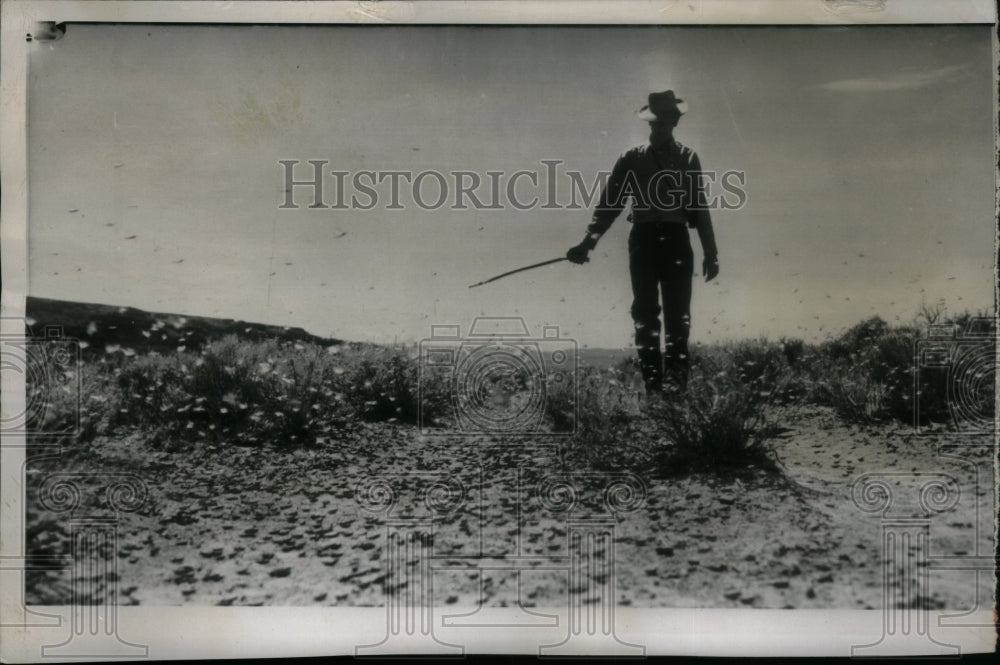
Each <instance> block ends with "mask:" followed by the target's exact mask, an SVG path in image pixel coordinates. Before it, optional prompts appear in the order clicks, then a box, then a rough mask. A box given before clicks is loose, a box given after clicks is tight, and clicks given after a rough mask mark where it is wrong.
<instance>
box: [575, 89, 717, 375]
mask: <svg viewBox="0 0 1000 665" xmlns="http://www.w3.org/2000/svg"><path fill="white" fill-rule="evenodd" d="M682 103H683V100H681V99H677V98H676V97H675V96H674V92H673V90H667V91H666V92H654V93H651V94H650V95H649V100H648V103H647V105H646V106H643V107H642V108H641V109H639V117H640V118H641V119H643V120H645V121H647V122H648V123H649V128H650V132H649V144H648V145H641V146H637V147H635V148H631V149H630V150H627V151H625V152H624V153H622V154H621V156H620V157H619V158H618V161H617V162H616V163H615V166H614V169H612V171H611V177H610V178H609V179H608V182H607V184H606V185H605V187H604V190H603V191H602V192H601V198H600V199H599V200H598V204H597V208H596V209H595V210H594V216H593V220H592V221H591V223H590V225H589V226H588V227H587V236H586V237H585V238H584V240H583V242H581V243H580V244H579V245H576V246H575V247H572V248H570V250H569V251H568V252H567V253H566V258H568V259H569V260H570V261H572V262H573V263H577V264H582V263H586V262H587V261H588V260H589V258H588V255H589V254H590V251H591V250H592V249H594V247H595V246H596V245H597V241H598V240H599V239H600V237H601V236H602V235H603V234H604V233H605V232H606V231H607V230H608V228H609V227H610V226H611V224H612V223H613V222H614V221H615V219H616V218H617V217H618V215H619V214H620V213H621V212H622V210H624V209H625V206H626V204H627V203H631V205H632V209H631V213H630V214H629V221H630V222H632V230H631V232H630V233H629V239H628V254H629V274H630V277H631V280H632V295H633V300H632V310H631V311H632V319H633V321H634V322H635V345H636V352H637V354H638V357H639V367H640V369H641V371H642V378H643V382H644V384H645V387H646V392H647V394H659V393H660V392H661V391H662V390H663V389H664V375H666V378H667V381H668V382H667V384H666V385H667V387H668V388H669V389H671V390H679V391H683V390H684V389H685V388H686V387H687V380H688V373H689V367H690V359H689V358H688V334H689V332H690V328H691V281H692V276H693V275H694V252H693V251H692V249H691V240H690V238H689V236H688V231H687V227H688V226H690V227H691V228H693V229H696V230H697V231H698V238H699V239H700V240H701V247H702V251H703V255H704V260H703V262H702V272H703V274H704V275H705V281H706V282H708V281H711V280H713V279H715V277H716V276H717V275H718V274H719V257H718V251H717V250H716V247H715V234H714V232H713V231H712V219H711V216H710V215H709V212H708V205H707V200H706V197H705V190H704V187H703V182H702V179H701V178H700V177H699V172H700V171H701V163H700V162H699V160H698V155H697V154H695V152H694V151H693V150H691V149H690V148H688V147H686V146H683V145H681V144H680V143H679V142H678V141H677V140H676V139H674V128H675V127H676V126H677V123H678V121H679V120H680V117H681V116H682V115H683V114H684V107H683V105H682ZM661 300H662V303H663V319H664V328H665V333H666V334H665V342H664V353H662V354H661V351H660V318H659V315H660V302H661Z"/></svg>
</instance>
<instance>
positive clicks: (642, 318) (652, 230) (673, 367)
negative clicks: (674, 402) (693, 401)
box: [628, 223, 694, 392]
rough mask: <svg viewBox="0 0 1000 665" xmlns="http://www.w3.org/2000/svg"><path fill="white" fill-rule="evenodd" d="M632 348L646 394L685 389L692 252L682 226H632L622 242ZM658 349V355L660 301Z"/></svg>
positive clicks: (688, 363) (686, 232) (692, 264)
mask: <svg viewBox="0 0 1000 665" xmlns="http://www.w3.org/2000/svg"><path fill="white" fill-rule="evenodd" d="M628 257H629V273H630V275H631V277H632V296H633V300H632V320H633V321H634V322H635V346H636V350H637V352H638V355H639V367H640V369H641V370H642V378H643V381H644V382H645V384H646V390H647V392H655V391H658V390H661V389H662V388H663V381H664V375H666V379H667V381H668V382H670V383H671V384H673V385H675V386H677V387H678V388H680V389H682V390H683V389H684V388H685V387H686V386H687V378H688V368H689V366H690V360H689V358H688V333H689V332H690V329H691V279H692V277H693V275H694V252H693V251H692V250H691V240H690V238H689V237H688V230H687V226H686V225H685V224H677V223H641V224H635V225H633V227H632V231H631V233H630V234H629V239H628ZM661 301H662V303H663V310H662V311H663V319H664V324H665V326H664V333H665V334H664V338H665V339H664V345H663V349H664V350H663V352H662V353H661V351H660V302H661Z"/></svg>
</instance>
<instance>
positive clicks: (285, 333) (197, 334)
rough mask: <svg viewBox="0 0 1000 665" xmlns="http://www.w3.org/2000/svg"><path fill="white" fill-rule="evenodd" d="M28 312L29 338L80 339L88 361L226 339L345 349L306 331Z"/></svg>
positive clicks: (159, 317) (121, 314)
mask: <svg viewBox="0 0 1000 665" xmlns="http://www.w3.org/2000/svg"><path fill="white" fill-rule="evenodd" d="M25 311H26V314H27V318H28V334H29V335H31V336H33V337H46V336H49V335H52V334H55V335H57V336H61V337H63V338H71V339H77V340H79V341H80V342H81V343H82V344H81V346H82V347H83V354H84V356H87V355H90V354H97V353H99V354H103V353H106V352H107V351H108V349H109V347H111V348H112V349H115V348H119V347H120V348H121V349H130V350H131V351H134V352H135V353H137V354H144V353H149V352H152V351H155V352H158V353H175V352H176V351H177V349H178V347H184V348H186V349H190V350H198V349H200V348H201V347H202V346H203V345H204V344H205V343H206V342H210V341H212V340H216V339H220V338H222V337H225V336H226V335H236V336H237V337H239V338H240V339H243V340H246V341H263V340H268V339H277V340H280V341H286V342H300V343H301V342H307V343H311V344H318V345H320V346H323V347H327V346H334V345H340V344H343V342H342V341H341V340H338V339H329V338H324V337H318V336H316V335H313V334H311V333H308V332H306V331H305V330H303V329H302V328H289V327H283V326H274V325H266V324H262V323H248V322H246V321H238V320H235V319H220V318H213V317H207V316H187V315H181V314H170V313H164V312H147V311H144V310H141V309H137V308H135V307H120V306H116V305H101V304H95V303H83V302H71V301H67V300H53V299H49V298H37V297H32V296H29V297H28V298H27V302H26V303H25ZM53 328H54V329H55V330H53Z"/></svg>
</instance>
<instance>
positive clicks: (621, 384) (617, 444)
mask: <svg viewBox="0 0 1000 665" xmlns="http://www.w3.org/2000/svg"><path fill="white" fill-rule="evenodd" d="M630 379H631V377H630V374H629V373H628V372H627V371H625V370H623V369H622V368H620V367H612V368H608V369H605V370H601V369H598V368H596V367H584V368H582V369H581V370H580V371H579V372H578V374H577V385H576V388H575V391H574V390H572V389H571V386H569V385H568V384H561V385H560V386H559V387H557V388H555V389H552V390H550V391H549V393H548V395H547V399H546V413H547V417H548V420H549V422H550V423H551V425H552V429H553V431H557V432H569V431H572V432H573V434H572V436H570V437H569V438H568V439H567V440H565V441H564V442H563V448H562V453H563V457H564V461H565V462H568V463H570V464H571V465H573V466H575V465H584V466H588V467H593V468H614V467H620V466H622V465H626V466H627V465H630V464H632V463H634V462H635V453H636V451H635V449H634V444H636V443H639V445H640V446H642V442H641V441H640V440H638V439H637V438H636V437H635V436H634V431H633V427H632V426H633V424H634V418H635V416H636V415H637V413H638V408H637V404H638V399H637V395H636V392H635V390H634V389H632V388H631V383H632V382H631V380H630Z"/></svg>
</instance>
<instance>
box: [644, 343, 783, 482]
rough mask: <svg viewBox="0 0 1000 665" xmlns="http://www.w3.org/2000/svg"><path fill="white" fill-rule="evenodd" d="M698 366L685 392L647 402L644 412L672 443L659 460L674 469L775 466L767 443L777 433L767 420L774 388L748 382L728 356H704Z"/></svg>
mask: <svg viewBox="0 0 1000 665" xmlns="http://www.w3.org/2000/svg"><path fill="white" fill-rule="evenodd" d="M743 362H744V363H745V362H746V361H743ZM698 367H699V371H697V372H694V373H693V374H692V377H691V379H690V381H689V382H688V388H687V391H686V393H684V394H683V395H678V396H674V397H671V396H668V397H667V398H666V399H665V400H663V401H661V402H652V403H651V404H650V406H649V407H648V410H647V413H648V416H649V417H650V418H651V419H652V421H653V422H654V423H655V424H656V426H657V428H658V430H659V431H661V432H662V433H664V434H665V435H666V438H667V439H668V440H669V442H670V444H671V445H670V446H668V447H667V448H666V449H664V450H663V454H662V455H661V457H660V461H661V462H662V463H663V464H664V465H665V466H666V467H668V468H669V469H671V470H673V471H675V472H682V471H699V472H704V471H708V472H717V473H738V472H740V471H743V470H747V469H750V468H757V469H761V470H764V471H769V472H775V471H778V470H779V467H778V466H777V463H776V461H775V458H774V456H773V453H772V452H771V450H770V448H769V447H768V446H767V444H766V441H767V440H768V439H770V438H771V437H772V436H773V435H774V432H775V429H774V427H772V426H771V425H770V424H769V423H768V419H767V409H768V407H769V405H770V404H771V403H772V402H773V401H774V399H775V396H776V394H775V392H774V391H773V390H770V389H768V388H765V387H763V386H761V385H756V382H755V381H754V380H751V381H747V380H746V379H747V375H746V373H744V372H743V370H742V369H741V367H740V365H739V363H738V362H737V361H736V360H735V359H732V358H731V359H728V360H727V359H726V358H722V359H719V360H712V359H703V360H702V362H700V363H699V364H698ZM760 376H766V373H764V374H761V375H760Z"/></svg>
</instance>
